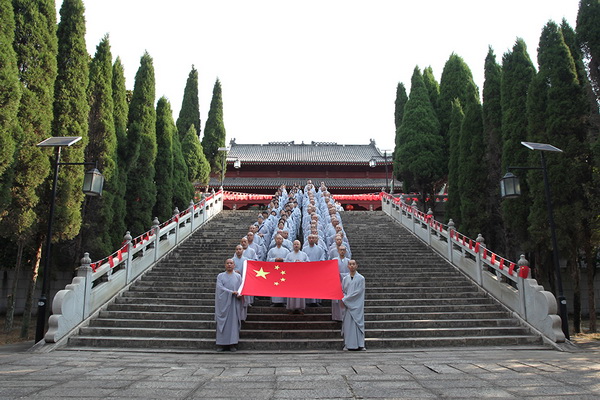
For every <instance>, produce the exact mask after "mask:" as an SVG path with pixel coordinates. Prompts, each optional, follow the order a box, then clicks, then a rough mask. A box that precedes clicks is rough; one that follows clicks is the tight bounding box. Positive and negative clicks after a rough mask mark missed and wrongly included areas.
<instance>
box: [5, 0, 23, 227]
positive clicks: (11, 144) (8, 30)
mask: <svg viewBox="0 0 600 400" xmlns="http://www.w3.org/2000/svg"><path fill="white" fill-rule="evenodd" d="M14 38H15V14H14V13H13V7H12V2H11V0H0V59H1V60H3V62H2V63H0V220H2V218H3V217H4V211H5V208H6V206H7V202H8V200H9V199H8V196H9V192H8V189H9V188H10V185H11V184H12V163H13V160H14V152H15V140H14V139H15V135H16V134H15V133H14V132H15V131H16V130H17V129H19V122H18V120H17V113H18V110H19V102H20V100H21V86H20V84H19V74H18V70H17V55H16V54H15V50H14V49H13V41H14Z"/></svg>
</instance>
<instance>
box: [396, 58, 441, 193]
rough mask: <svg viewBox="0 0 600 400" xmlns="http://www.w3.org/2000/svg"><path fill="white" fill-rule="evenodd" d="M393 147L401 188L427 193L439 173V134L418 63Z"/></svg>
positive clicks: (437, 123) (438, 176) (431, 189)
mask: <svg viewBox="0 0 600 400" xmlns="http://www.w3.org/2000/svg"><path fill="white" fill-rule="evenodd" d="M399 135H400V143H399V147H398V149H397V153H398V157H399V158H398V160H399V164H398V165H399V170H398V172H399V174H400V177H401V178H402V180H403V181H404V182H405V186H404V188H405V190H406V191H412V190H416V191H419V192H421V193H422V195H423V196H426V195H431V194H432V192H433V185H434V183H435V181H437V180H438V179H440V177H441V176H442V174H443V170H442V169H443V165H442V164H441V163H440V160H442V158H443V157H442V138H441V137H440V136H439V122H438V119H437V117H436V115H435V111H434V110H433V106H432V105H431V102H430V101H429V95H428V94H427V89H426V87H425V84H424V82H423V77H422V75H421V72H420V71H419V68H418V67H415V70H414V73H413V76H412V79H411V90H410V96H409V99H408V101H407V103H406V106H405V107H404V118H403V121H402V126H401V127H400V130H399Z"/></svg>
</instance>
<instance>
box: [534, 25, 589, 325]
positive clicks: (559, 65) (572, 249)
mask: <svg viewBox="0 0 600 400" xmlns="http://www.w3.org/2000/svg"><path fill="white" fill-rule="evenodd" d="M538 66H539V73H538V75H537V76H536V78H534V84H535V90H531V91H530V98H529V99H528V106H529V108H528V110H527V111H528V114H529V117H530V132H529V133H530V138H531V140H532V141H535V142H542V143H550V144H553V145H555V146H556V147H558V148H560V149H562V150H563V151H564V154H553V155H552V156H550V155H549V156H548V157H547V158H548V159H549V160H548V176H549V179H550V184H551V187H552V188H554V190H553V192H552V201H553V208H554V217H555V221H556V228H557V229H556V234H557V241H558V247H559V255H560V256H561V257H562V258H564V259H566V261H567V267H568V268H569V270H570V271H571V274H572V276H573V278H575V279H574V283H575V284H577V282H578V279H577V278H578V265H577V256H578V254H577V252H578V250H579V243H581V242H582V241H583V240H584V239H585V238H583V237H582V235H581V233H582V232H583V218H587V217H588V214H587V213H585V212H584V208H585V205H586V202H585V196H584V193H583V191H582V190H581V188H582V187H583V186H584V185H585V184H586V183H587V182H589V181H590V178H591V176H590V173H589V169H588V167H587V161H588V160H589V145H588V142H587V129H586V127H585V125H584V120H585V116H586V114H587V103H586V100H585V94H584V91H583V88H582V85H581V84H580V82H579V80H578V76H577V68H576V65H575V61H574V59H573V57H572V55H571V52H570V50H569V47H568V46H567V44H566V43H565V40H564V37H563V34H562V31H561V29H560V27H559V26H558V25H557V24H556V23H554V22H549V23H548V24H546V26H545V27H544V29H543V30H542V35H541V37H540V44H539V46H538ZM539 156H540V155H539V154H531V155H530V162H535V161H538V162H539ZM528 183H529V185H530V187H531V191H532V194H533V204H532V206H531V209H530V210H531V212H530V214H529V223H530V225H529V230H530V234H531V237H532V239H533V241H534V244H535V245H536V247H537V248H539V249H542V251H544V252H545V253H546V254H548V255H549V254H551V251H552V250H551V241H550V240H549V237H548V233H549V232H548V229H547V228H548V222H547V221H548V216H547V215H543V214H542V213H541V212H540V211H538V210H540V209H542V210H543V209H544V206H545V202H546V198H545V195H544V190H543V185H542V183H541V179H539V173H538V174H534V173H530V174H529V179H528ZM558 188H560V189H558ZM577 289H578V288H577V287H576V288H575V293H576V295H575V298H574V300H575V302H574V313H575V315H579V313H580V304H579V296H577ZM577 322H578V321H576V329H577V328H578V324H577Z"/></svg>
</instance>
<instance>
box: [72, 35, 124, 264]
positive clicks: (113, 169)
mask: <svg viewBox="0 0 600 400" xmlns="http://www.w3.org/2000/svg"><path fill="white" fill-rule="evenodd" d="M112 72H113V71H112V54H111V52H110V43H109V40H108V37H107V36H105V37H104V38H103V39H102V40H101V41H100V43H99V44H98V46H97V47H96V54H95V55H94V58H93V59H92V62H91V64H90V84H89V88H88V99H89V104H90V113H89V143H88V146H87V148H86V151H85V159H86V161H87V162H97V163H98V169H100V171H102V175H103V176H104V179H105V181H104V188H103V191H102V197H100V198H94V199H90V200H87V201H86V203H85V218H84V225H83V229H82V234H81V236H82V249H83V250H84V251H86V252H88V253H90V255H91V257H92V258H94V257H95V258H96V259H99V258H101V257H104V256H105V255H107V254H110V253H112V251H113V250H114V247H113V238H112V232H111V225H112V222H113V218H114V211H113V202H114V198H115V191H114V187H115V186H116V185H119V182H118V181H117V180H116V178H117V174H118V171H117V168H118V162H117V137H116V134H115V120H114V110H115V106H114V102H113V93H112ZM79 253H81V252H79Z"/></svg>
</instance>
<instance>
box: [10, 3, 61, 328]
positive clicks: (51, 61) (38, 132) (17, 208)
mask: <svg viewBox="0 0 600 400" xmlns="http://www.w3.org/2000/svg"><path fill="white" fill-rule="evenodd" d="M13 7H14V8H13V11H14V16H15V25H14V46H13V48H14V51H15V54H16V56H17V62H16V65H17V71H18V79H19V82H20V87H21V93H22V95H21V99H20V103H19V108H18V113H17V119H18V123H19V126H20V128H21V129H18V130H17V131H16V133H17V137H16V140H15V143H16V151H15V159H14V164H13V169H12V173H13V176H14V181H13V183H12V186H11V197H10V199H9V202H10V203H9V204H8V205H7V207H6V215H10V218H4V219H2V220H1V221H0V222H1V226H0V234H1V235H2V236H3V237H10V238H11V239H12V240H14V241H16V243H17V252H16V253H17V258H16V263H15V275H16V276H18V275H19V270H20V267H21V262H22V257H23V250H24V247H25V246H26V245H30V244H32V237H34V236H39V234H40V231H39V229H40V228H41V227H40V225H39V224H38V223H39V219H38V215H39V214H38V212H37V210H36V206H37V205H38V203H39V200H40V199H39V195H38V189H39V188H40V186H41V185H42V183H43V182H44V181H45V179H46V177H47V176H48V174H49V173H50V163H49V159H48V156H47V154H46V153H45V152H44V151H42V150H41V148H40V147H37V146H36V144H38V143H39V142H41V141H42V140H44V139H46V138H47V137H48V133H49V132H51V129H50V128H51V125H52V102H53V96H54V80H55V79H56V55H57V40H56V9H55V6H54V1H51V0H39V1H35V2H32V1H26V0H14V1H13ZM46 212H47V211H46ZM39 254H40V247H38V249H37V254H36V255H35V256H36V257H38V256H39ZM36 260H37V258H36ZM32 265H33V266H32V275H31V279H30V287H29V293H30V294H31V293H33V287H35V282H36V281H37V271H38V262H36V261H34V262H33V264H32ZM15 282H16V281H15ZM13 292H14V293H16V286H14V287H13ZM28 298H29V299H30V298H31V296H28ZM12 301H13V302H14V297H13V299H12ZM13 306H14V303H11V302H9V305H8V310H7V324H8V322H9V321H8V320H9V317H10V319H12V312H13V310H14V307H13ZM25 318H28V315H25ZM10 322H11V321H10ZM11 324H12V322H11Z"/></svg>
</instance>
